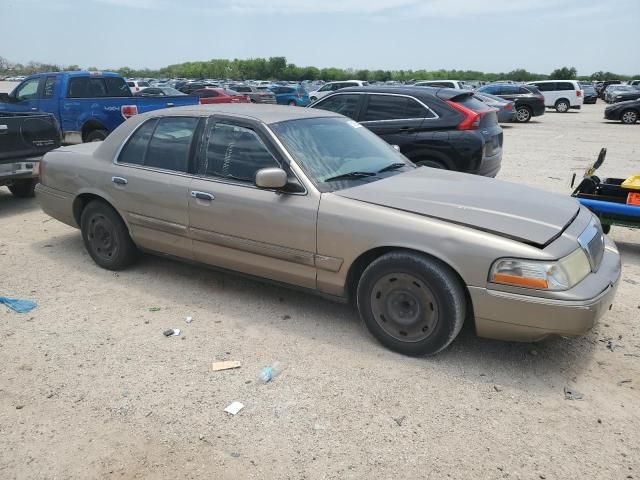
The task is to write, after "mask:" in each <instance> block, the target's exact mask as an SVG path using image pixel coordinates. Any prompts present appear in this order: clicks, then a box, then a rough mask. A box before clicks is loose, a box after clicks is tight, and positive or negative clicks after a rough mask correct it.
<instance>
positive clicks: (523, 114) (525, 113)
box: [514, 105, 533, 123]
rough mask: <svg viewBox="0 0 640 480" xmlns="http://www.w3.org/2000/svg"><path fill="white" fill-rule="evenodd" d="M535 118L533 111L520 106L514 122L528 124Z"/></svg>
mask: <svg viewBox="0 0 640 480" xmlns="http://www.w3.org/2000/svg"><path fill="white" fill-rule="evenodd" d="M532 116H533V112H532V111H531V109H530V108H529V107H527V106H524V105H522V106H520V107H518V108H517V109H516V116H515V118H514V121H515V122H516V123H527V122H528V121H529V120H531V117H532Z"/></svg>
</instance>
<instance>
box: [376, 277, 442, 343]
mask: <svg viewBox="0 0 640 480" xmlns="http://www.w3.org/2000/svg"><path fill="white" fill-rule="evenodd" d="M371 311H372V313H373V317H374V319H375V321H376V323H377V324H378V325H379V326H380V328H382V330H384V332H385V333H386V334H387V335H390V336H391V337H393V338H395V339H396V340H400V341H402V342H420V341H422V340H425V339H427V338H429V337H430V336H431V335H432V334H433V332H434V330H435V327H436V325H437V323H438V319H439V308H438V303H437V301H436V298H435V295H434V294H433V292H432V291H431V289H430V288H429V287H428V286H427V285H426V284H425V283H424V282H423V281H422V280H421V279H419V278H418V277H415V276H413V275H411V274H407V273H390V274H387V275H384V276H383V277H381V278H379V279H378V280H377V281H376V283H375V284H374V286H373V289H372V291H371Z"/></svg>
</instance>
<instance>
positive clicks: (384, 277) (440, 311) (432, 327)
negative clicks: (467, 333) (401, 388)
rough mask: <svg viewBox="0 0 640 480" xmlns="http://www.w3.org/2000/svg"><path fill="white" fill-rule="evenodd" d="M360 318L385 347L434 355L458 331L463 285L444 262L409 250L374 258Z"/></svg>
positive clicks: (362, 290) (361, 292) (362, 286)
mask: <svg viewBox="0 0 640 480" xmlns="http://www.w3.org/2000/svg"><path fill="white" fill-rule="evenodd" d="M357 302H358V310H359V312H360V317H361V318H362V320H363V321H364V323H365V324H366V325H367V328H368V329H369V331H370V332H371V333H372V334H373V335H374V336H375V337H376V338H377V339H378V341H380V343H382V344H383V345H385V346H386V347H387V348H389V349H391V350H394V351H396V352H399V353H402V354H405V355H434V354H436V353H438V352H440V351H442V350H444V349H445V348H446V347H447V346H448V345H449V344H450V343H451V342H452V341H453V340H454V339H455V337H456V336H457V335H458V333H459V332H460V329H461V328H462V324H463V323H464V319H465V316H466V311H467V303H466V296H465V291H464V286H463V285H462V284H461V282H460V280H459V279H458V278H457V276H456V275H455V274H454V273H453V272H452V271H451V269H450V268H449V267H448V266H447V265H445V264H443V263H442V262H440V261H438V260H436V259H432V258H429V257H427V256H424V255H420V254H417V253H413V252H407V251H396V252H391V253H387V254H385V255H383V256H382V257H380V258H378V259H377V260H375V261H374V262H372V263H371V264H370V265H369V266H368V267H367V268H366V270H365V271H364V273H363V274H362V277H361V278H360V282H359V283H358V291H357Z"/></svg>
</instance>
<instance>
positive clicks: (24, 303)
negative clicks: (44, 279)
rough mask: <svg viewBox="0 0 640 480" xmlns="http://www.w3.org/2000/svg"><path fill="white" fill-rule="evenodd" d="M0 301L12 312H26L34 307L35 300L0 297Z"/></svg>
mask: <svg viewBox="0 0 640 480" xmlns="http://www.w3.org/2000/svg"><path fill="white" fill-rule="evenodd" d="M0 303H4V304H5V305H6V306H7V307H9V308H10V309H11V310H13V311H14V312H18V313H27V312H30V311H31V310H33V309H34V308H36V305H37V304H36V302H32V301H31V300H18V299H17V298H7V297H0Z"/></svg>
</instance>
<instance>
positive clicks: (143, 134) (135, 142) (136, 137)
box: [118, 118, 158, 165]
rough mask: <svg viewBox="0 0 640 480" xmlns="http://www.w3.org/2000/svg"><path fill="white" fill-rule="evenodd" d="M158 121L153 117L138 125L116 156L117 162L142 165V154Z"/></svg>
mask: <svg viewBox="0 0 640 480" xmlns="http://www.w3.org/2000/svg"><path fill="white" fill-rule="evenodd" d="M157 122H158V121H157V120H156V119H155V118H154V119H153V120H149V121H147V122H145V123H143V124H142V126H140V127H139V128H138V129H137V130H136V131H135V133H134V134H133V135H132V136H131V138H130V139H129V141H128V142H127V144H126V145H125V146H124V148H123V149H122V152H121V153H120V156H119V157H118V162H119V163H129V164H131V165H144V155H145V153H146V151H147V145H149V140H151V134H152V133H153V129H154V128H155V126H156V123H157Z"/></svg>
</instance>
